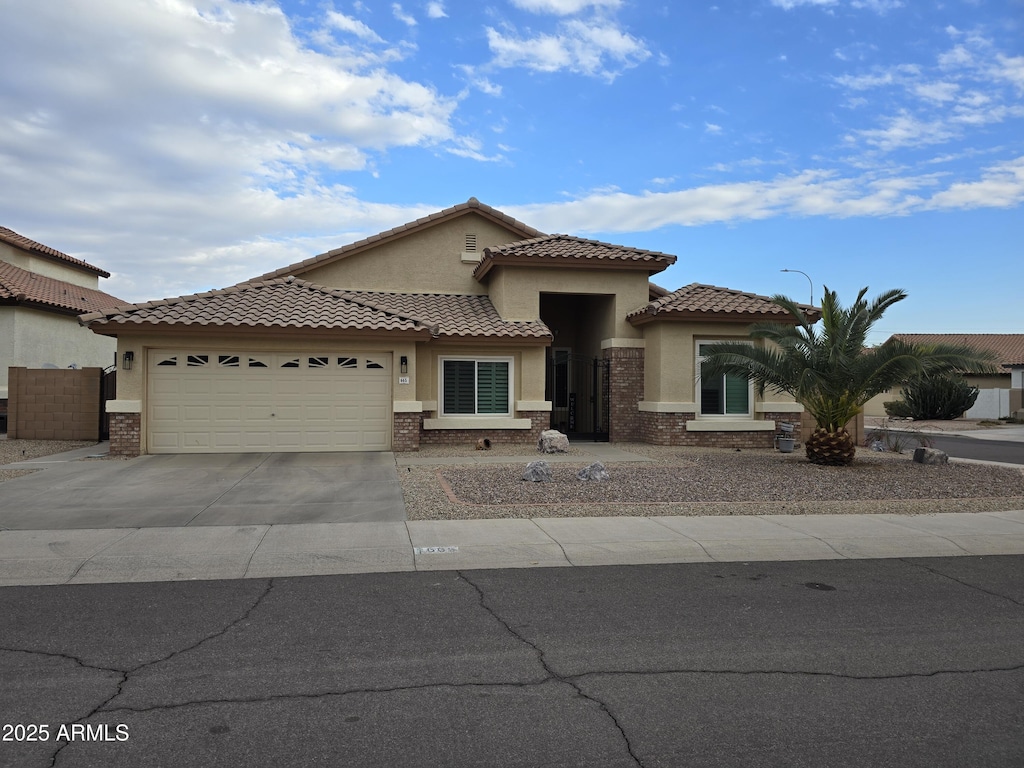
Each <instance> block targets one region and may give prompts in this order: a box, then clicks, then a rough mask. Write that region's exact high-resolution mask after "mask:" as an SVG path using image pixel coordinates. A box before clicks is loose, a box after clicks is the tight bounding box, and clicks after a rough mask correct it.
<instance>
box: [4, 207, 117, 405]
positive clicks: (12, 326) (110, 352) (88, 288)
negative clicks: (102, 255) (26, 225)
mask: <svg viewBox="0 0 1024 768" xmlns="http://www.w3.org/2000/svg"><path fill="white" fill-rule="evenodd" d="M101 277H104V278H105V277H110V273H109V272H106V271H105V270H102V269H100V268H99V267H95V266H93V265H92V264H88V263H86V262H84V261H82V260H81V259H76V258H74V257H72V256H68V255H67V254H66V253H62V252H61V251H58V250H56V249H55V248H51V247H49V246H46V245H43V244H42V243H37V242H36V241H35V240H31V239H29V238H27V237H25V236H24V235H20V234H18V233H17V232H14V231H13V230H10V229H8V228H7V227H0V417H3V418H0V422H4V423H5V422H6V414H7V396H8V387H7V372H8V368H10V367H11V366H23V367H26V368H44V367H45V368H69V367H76V368H87V367H100V368H102V367H105V366H109V365H111V364H112V363H113V362H114V352H115V349H116V347H117V342H116V341H114V340H113V339H110V338H107V337H104V336H100V335H97V334H95V333H91V332H90V331H89V329H87V328H83V327H82V326H81V324H80V323H79V322H78V315H80V314H82V313H83V312H93V311H96V310H99V309H102V308H104V307H111V306H114V305H116V304H121V303H123V302H122V301H121V300H120V299H118V298H117V297H115V296H111V295H110V294H108V293H104V292H103V291H101V290H99V280H100V278H101Z"/></svg>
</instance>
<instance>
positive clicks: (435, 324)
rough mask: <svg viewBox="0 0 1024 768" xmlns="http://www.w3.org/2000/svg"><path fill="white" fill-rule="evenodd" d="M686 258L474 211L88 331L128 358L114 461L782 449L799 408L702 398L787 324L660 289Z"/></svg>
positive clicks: (115, 408)
mask: <svg viewBox="0 0 1024 768" xmlns="http://www.w3.org/2000/svg"><path fill="white" fill-rule="evenodd" d="M675 260H676V258H675V256H670V255H667V254H664V253H657V252H653V251H645V250H640V249H637V248H629V247H625V246H619V245H611V244H609V243H603V242H597V241H593V240H585V239H582V238H578V237H570V236H568V235H545V234H543V233H541V232H539V231H537V230H536V229H534V228H532V227H530V226H528V225H526V224H523V223H522V222H519V221H517V220H515V219H513V218H511V217H510V216H507V215H505V214H503V213H501V212H500V211H497V210H495V209H494V208H491V207H489V206H487V205H484V204H482V203H480V202H478V201H477V200H476V199H475V198H471V199H470V200H469V201H468V202H466V203H462V204H459V205H456V206H454V207H452V208H448V209H446V210H444V211H440V212H438V213H435V214H432V215H430V216H427V217H425V218H422V219H419V220H417V221H414V222H411V223H409V224H406V225H404V226H401V227H397V228H395V229H392V230H389V231H387V232H382V233H380V234H378V235H374V236H372V237H369V238H366V239H364V240H360V241H359V242H356V243H352V244H350V245H346V246H343V247H341V248H338V249H336V250H332V251H328V252H327V253H323V254H320V255H319V256H315V257H313V258H310V259H307V260H305V261H302V262H300V263H298V264H292V265H290V266H287V267H283V268H281V269H278V270H275V271H274V272H270V273H268V274H265V275H262V276H260V277H258V278H255V279H253V280H251V281H248V282H245V283H240V284H238V285H235V286H232V287H230V288H226V289H224V290H219V291H210V292H207V293H200V294H196V295H192V296H182V297H179V298H174V299H165V300H161V301H153V302H148V303H145V304H137V305H132V306H127V307H121V308H118V309H116V310H112V311H105V312H96V313H91V314H87V315H84V316H83V317H82V318H81V322H82V323H83V324H85V325H87V326H88V327H90V328H91V329H92V330H93V331H94V332H96V333H97V334H103V335H108V336H116V337H117V339H118V355H119V359H120V360H122V361H124V360H125V359H126V358H127V359H128V360H129V362H128V363H126V364H125V366H130V370H121V371H120V372H119V374H118V376H119V378H118V395H119V399H118V400H116V401H111V402H110V403H108V411H110V412H111V413H112V419H111V440H112V451H114V452H115V453H123V454H129V455H130V454H137V453H176V452H225V451H226V452H245V451H338V450H396V451H409V450H417V449H418V448H419V447H420V446H421V445H425V444H444V443H467V442H476V441H477V440H478V439H479V438H488V439H490V440H491V441H494V442H522V443H527V442H534V441H536V439H537V436H538V434H539V432H540V431H541V430H543V429H546V428H548V427H550V426H555V427H557V428H560V429H562V430H563V431H566V432H569V433H570V434H572V435H577V436H581V435H585V436H587V437H590V438H596V439H605V440H607V439H610V440H613V441H647V442H652V443H659V444H678V445H723V446H726V445H727V446H736V447H741V446H770V445H771V444H772V439H773V437H774V434H775V433H776V430H777V425H776V422H777V421H779V420H788V421H794V422H799V421H800V419H801V413H802V408H801V407H800V406H799V405H797V404H795V403H794V402H792V400H790V399H788V398H784V397H771V396H769V398H768V399H767V400H766V399H764V398H761V397H760V396H758V395H757V394H756V393H755V391H754V390H753V388H752V387H751V386H750V385H749V384H748V382H746V381H745V380H734V379H733V378H732V377H721V378H717V379H714V380H710V381H709V380H701V379H700V365H701V359H700V355H701V349H702V345H703V344H704V343H706V342H712V341H721V340H735V341H737V342H742V341H749V339H748V337H747V329H748V326H749V324H750V323H751V322H755V321H759V320H766V319H770V320H778V321H782V322H786V321H788V319H789V318H788V315H786V313H785V312H784V311H783V310H782V309H781V308H779V307H778V306H776V305H774V304H772V303H771V301H769V300H768V299H767V298H766V297H763V296H757V295H754V294H749V293H742V292H740V291H733V290H728V289H724V288H716V287H713V286H706V285H697V284H693V285H688V286H686V287H684V288H681V289H679V290H677V291H674V292H671V293H670V292H668V291H666V290H665V289H663V288H660V287H658V286H656V285H654V284H653V283H651V282H649V278H650V277H651V275H653V274H656V273H659V272H661V271H663V270H664V269H666V268H667V267H668V266H670V265H671V264H673V263H674V262H675ZM808 310H809V311H810V312H811V313H812V314H814V312H813V310H811V309H810V308H808Z"/></svg>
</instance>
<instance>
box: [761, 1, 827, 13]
mask: <svg viewBox="0 0 1024 768" xmlns="http://www.w3.org/2000/svg"><path fill="white" fill-rule="evenodd" d="M771 3H772V5H774V6H775V7H776V8H782V9H783V10H784V11H791V10H793V9H794V8H800V7H801V6H804V5H812V6H829V5H836V3H837V0H771Z"/></svg>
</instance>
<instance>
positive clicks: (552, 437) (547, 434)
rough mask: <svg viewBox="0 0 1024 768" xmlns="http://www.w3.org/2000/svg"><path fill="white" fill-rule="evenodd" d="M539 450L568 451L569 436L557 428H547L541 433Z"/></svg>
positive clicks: (546, 451)
mask: <svg viewBox="0 0 1024 768" xmlns="http://www.w3.org/2000/svg"><path fill="white" fill-rule="evenodd" d="M537 450H538V451H540V452H541V453H568V452H569V438H568V437H566V436H565V435H564V434H562V433H561V432H559V431H558V430H557V429H545V430H544V431H543V432H541V433H540V439H539V440H538V441H537Z"/></svg>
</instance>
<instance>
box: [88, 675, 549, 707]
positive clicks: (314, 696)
mask: <svg viewBox="0 0 1024 768" xmlns="http://www.w3.org/2000/svg"><path fill="white" fill-rule="evenodd" d="M552 682H553V681H552V680H550V679H548V678H545V679H543V680H536V681H532V682H518V681H506V682H484V683H481V682H472V683H447V682H430V683H418V684H415V685H395V686H386V687H371V688H365V687H364V688H349V689H346V690H341V691H317V692H309V693H279V694H273V695H270V696H239V697H235V698H231V697H228V698H218V699H190V700H189V701H178V702H175V703H172V704H151V705H149V706H146V707H111V708H110V709H105V710H103V711H104V712H133V713H136V714H144V713H146V712H161V711H166V710H173V709H187V708H188V707H201V706H207V705H211V704H270V703H272V702H277V701H316V700H319V699H331V698H341V697H344V696H359V695H361V694H367V695H369V694H377V693H404V692H406V691H429V690H432V689H436V688H451V689H455V690H458V689H461V688H532V687H535V686H540V685H548V684H550V683H552Z"/></svg>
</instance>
